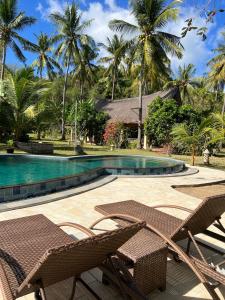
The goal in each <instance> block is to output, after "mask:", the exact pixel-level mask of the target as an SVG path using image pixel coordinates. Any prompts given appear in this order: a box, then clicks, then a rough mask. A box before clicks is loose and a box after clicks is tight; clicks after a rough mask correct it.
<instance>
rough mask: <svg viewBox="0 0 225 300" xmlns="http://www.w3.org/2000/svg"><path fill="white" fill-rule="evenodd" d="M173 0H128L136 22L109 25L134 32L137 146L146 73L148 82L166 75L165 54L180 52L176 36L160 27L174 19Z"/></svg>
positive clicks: (179, 54) (139, 141) (139, 146)
mask: <svg viewBox="0 0 225 300" xmlns="http://www.w3.org/2000/svg"><path fill="white" fill-rule="evenodd" d="M175 3H176V2H172V3H171V4H169V5H167V1H165V0H132V1H131V6H132V13H133V15H134V16H135V19H136V24H130V23H128V22H126V21H124V20H113V21H111V22H110V24H109V26H110V28H111V29H112V30H117V31H120V32H122V33H123V34H132V35H135V37H134V38H133V43H132V47H134V49H135V51H134V58H133V61H134V62H135V63H138V64H139V65H140V73H139V99H140V100H139V126H138V148H141V147H142V145H141V132H142V92H143V86H144V85H145V83H144V81H145V80H146V77H149V76H151V80H152V82H154V81H155V80H156V81H157V78H158V77H159V76H164V77H165V78H168V66H169V58H168V54H169V53H170V54H171V55H176V56H177V57H179V58H180V57H181V56H182V45H181V43H180V38H179V37H178V36H176V35H173V34H172V33H168V32H165V31H163V28H164V27H165V26H166V25H167V24H168V22H169V21H171V20H176V19H177V17H178V13H179V10H178V8H176V7H175ZM149 74H150V75H149Z"/></svg>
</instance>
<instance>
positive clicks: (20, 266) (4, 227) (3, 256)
mask: <svg viewBox="0 0 225 300" xmlns="http://www.w3.org/2000/svg"><path fill="white" fill-rule="evenodd" d="M144 225H145V222H136V223H135V224H132V226H130V224H129V225H128V226H125V227H123V228H120V229H116V230H113V231H109V232H106V233H103V234H99V235H94V234H93V232H92V231H91V230H89V229H86V228H85V227H83V226H80V225H77V224H72V223H64V224H60V225H56V224H54V223H52V222H51V221H50V220H49V219H47V218H46V217H44V216H43V215H35V216H31V217H25V218H19V219H14V220H9V221H3V222H0V236H1V239H0V290H1V292H2V293H3V295H4V299H5V300H14V299H17V298H19V297H21V296H24V295H26V294H28V293H31V292H35V297H36V299H43V300H44V299H47V296H46V287H48V286H50V285H52V284H54V283H57V282H60V281H63V280H65V279H67V278H71V277H73V278H74V285H73V288H72V291H71V297H70V298H69V299H74V295H75V292H76V282H77V281H80V282H81V283H83V285H84V286H85V287H86V288H87V289H88V290H89V292H92V294H93V295H94V296H95V298H96V299H100V297H99V296H98V295H97V294H96V293H94V292H93V291H92V290H91V289H90V288H89V286H88V285H87V284H86V283H85V282H84V281H83V280H82V279H81V277H80V275H81V274H82V273H83V272H85V271H88V270H90V269H92V268H94V267H97V266H102V268H103V269H105V268H107V270H110V271H111V272H112V273H113V274H114V275H115V277H116V278H117V281H118V285H119V286H120V288H121V291H125V292H124V298H125V299H126V296H127V295H128V294H130V295H135V296H133V299H146V298H145V297H144V296H142V294H141V293H140V292H139V291H138V290H137V289H136V288H135V286H134V285H132V278H128V277H126V271H123V269H122V267H121V269H120V266H121V264H119V262H120V261H119V259H118V258H117V256H116V252H117V249H118V248H119V247H121V245H123V244H124V243H125V242H126V241H128V240H129V239H130V238H131V237H132V236H134V235H135V234H136V233H137V232H138V231H139V230H140V229H142V228H143V226H144ZM62 226H70V227H73V228H76V229H78V230H81V231H82V232H83V233H85V234H86V235H88V238H85V239H83V240H80V241H75V240H74V238H72V237H71V236H70V235H68V234H67V233H65V232H64V231H63V230H62V229H61V228H60V227H62ZM69 299H68V300H69Z"/></svg>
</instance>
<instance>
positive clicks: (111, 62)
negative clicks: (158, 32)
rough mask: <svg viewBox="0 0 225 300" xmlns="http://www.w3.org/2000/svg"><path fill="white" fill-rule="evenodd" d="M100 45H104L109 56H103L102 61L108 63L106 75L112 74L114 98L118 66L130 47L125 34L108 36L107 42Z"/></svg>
mask: <svg viewBox="0 0 225 300" xmlns="http://www.w3.org/2000/svg"><path fill="white" fill-rule="evenodd" d="M99 46H100V47H102V48H103V49H104V50H105V51H107V53H108V54H109V56H105V57H102V58H101V59H100V62H102V63H106V64H108V67H107V70H106V72H105V75H106V76H109V74H110V75H111V80H112V97H111V99H112V100H114V95H115V87H116V82H117V78H118V68H119V65H120V63H121V61H122V59H123V57H124V55H125V52H126V49H127V47H128V42H127V41H125V40H124V38H123V36H118V35H117V34H114V36H113V37H112V39H110V38H109V37H107V43H106V44H104V43H99Z"/></svg>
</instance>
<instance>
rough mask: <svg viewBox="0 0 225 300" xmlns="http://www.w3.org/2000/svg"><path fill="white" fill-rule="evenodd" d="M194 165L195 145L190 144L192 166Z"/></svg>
mask: <svg viewBox="0 0 225 300" xmlns="http://www.w3.org/2000/svg"><path fill="white" fill-rule="evenodd" d="M194 165H195V146H192V166H194Z"/></svg>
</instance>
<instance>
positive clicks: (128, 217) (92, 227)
mask: <svg viewBox="0 0 225 300" xmlns="http://www.w3.org/2000/svg"><path fill="white" fill-rule="evenodd" d="M115 218H117V219H122V220H124V221H130V222H134V223H135V222H143V220H141V219H138V218H135V217H132V216H129V215H125V214H111V215H107V216H105V217H102V218H100V219H98V220H97V221H95V222H94V223H93V224H91V226H90V227H89V229H94V227H95V226H96V225H97V224H99V223H100V222H102V221H104V220H107V219H115Z"/></svg>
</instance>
